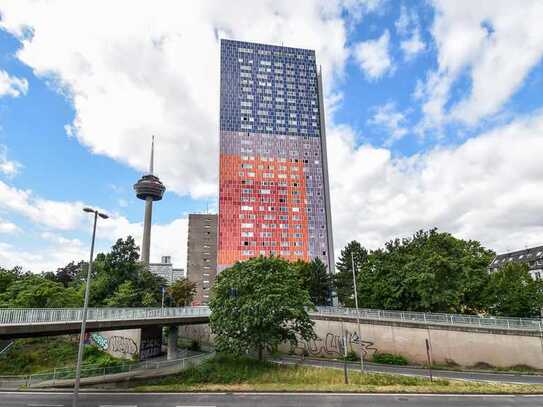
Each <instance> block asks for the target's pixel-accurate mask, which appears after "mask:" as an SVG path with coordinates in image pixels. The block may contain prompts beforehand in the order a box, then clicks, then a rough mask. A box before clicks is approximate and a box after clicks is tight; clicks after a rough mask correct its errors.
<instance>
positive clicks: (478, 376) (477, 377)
mask: <svg viewBox="0 0 543 407" xmlns="http://www.w3.org/2000/svg"><path fill="white" fill-rule="evenodd" d="M280 360H281V361H282V362H284V363H288V364H294V363H300V358H299V357H297V358H295V357H282V358H281V359H280ZM303 364H304V365H306V366H316V367H332V368H337V369H343V362H339V361H335V360H316V359H305V360H304V361H303ZM347 366H348V368H349V370H359V369H360V363H358V362H357V363H348V365H347ZM365 370H366V371H369V372H376V373H391V374H403V375H409V376H424V377H428V370H426V369H419V368H414V367H405V366H393V365H390V366H387V365H376V364H373V363H366V365H365ZM433 377H434V378H441V379H456V380H469V381H481V382H498V383H514V384H543V376H540V375H523V374H512V373H480V372H457V371H453V370H433Z"/></svg>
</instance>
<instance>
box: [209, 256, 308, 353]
mask: <svg viewBox="0 0 543 407" xmlns="http://www.w3.org/2000/svg"><path fill="white" fill-rule="evenodd" d="M209 307H210V308H211V317H210V328H211V330H212V332H213V333H214V334H215V343H216V347H217V350H218V351H227V352H230V353H233V354H237V355H240V354H243V353H245V352H247V351H249V350H257V351H258V357H259V359H262V351H263V349H268V350H270V351H273V350H275V349H277V346H278V345H279V344H280V343H281V342H284V341H288V342H289V343H291V345H293V344H296V343H297V341H298V338H303V339H304V340H310V339H314V338H315V333H314V332H313V322H312V321H311V319H310V318H309V316H308V314H307V311H306V307H312V303H311V300H310V298H309V293H308V292H307V290H304V289H303V288H302V287H301V285H300V280H299V277H298V276H297V274H296V272H295V271H294V270H293V267H292V265H291V264H290V263H288V262H286V261H284V260H282V259H279V258H276V257H269V258H267V257H259V258H254V259H250V260H247V261H244V262H238V263H236V264H235V265H234V266H232V267H231V268H229V269H226V270H224V271H222V272H221V274H219V276H218V278H217V280H216V282H215V285H214V286H213V289H212V296H211V301H210V303H209Z"/></svg>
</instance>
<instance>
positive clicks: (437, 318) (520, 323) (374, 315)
mask: <svg viewBox="0 0 543 407" xmlns="http://www.w3.org/2000/svg"><path fill="white" fill-rule="evenodd" d="M316 308H317V309H316V311H311V312H310V315H320V316H345V317H350V318H356V316H357V313H358V316H359V317H360V318H361V319H370V320H386V321H405V322H419V323H425V324H439V325H452V326H469V327H480V328H498V329H518V330H524V331H539V332H543V330H542V324H541V320H540V319H537V318H508V317H493V316H477V315H461V314H440V313H427V312H412V311H386V310H376V309H366V308H360V309H359V310H358V312H357V310H356V308H343V307H316Z"/></svg>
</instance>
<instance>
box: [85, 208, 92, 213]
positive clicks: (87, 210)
mask: <svg viewBox="0 0 543 407" xmlns="http://www.w3.org/2000/svg"><path fill="white" fill-rule="evenodd" d="M83 210H84V211H85V212H88V213H94V209H92V208H83Z"/></svg>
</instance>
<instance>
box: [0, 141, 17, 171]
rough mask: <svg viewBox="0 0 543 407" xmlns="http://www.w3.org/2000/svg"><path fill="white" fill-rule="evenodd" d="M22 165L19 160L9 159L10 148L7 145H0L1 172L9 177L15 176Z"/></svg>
mask: <svg viewBox="0 0 543 407" xmlns="http://www.w3.org/2000/svg"><path fill="white" fill-rule="evenodd" d="M21 167H22V165H21V164H20V163H18V162H17V161H13V160H9V159H8V150H7V148H6V146H3V145H0V172H1V173H3V174H4V175H6V176H7V177H13V176H15V175H17V173H18V172H19V169H20V168H21Z"/></svg>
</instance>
